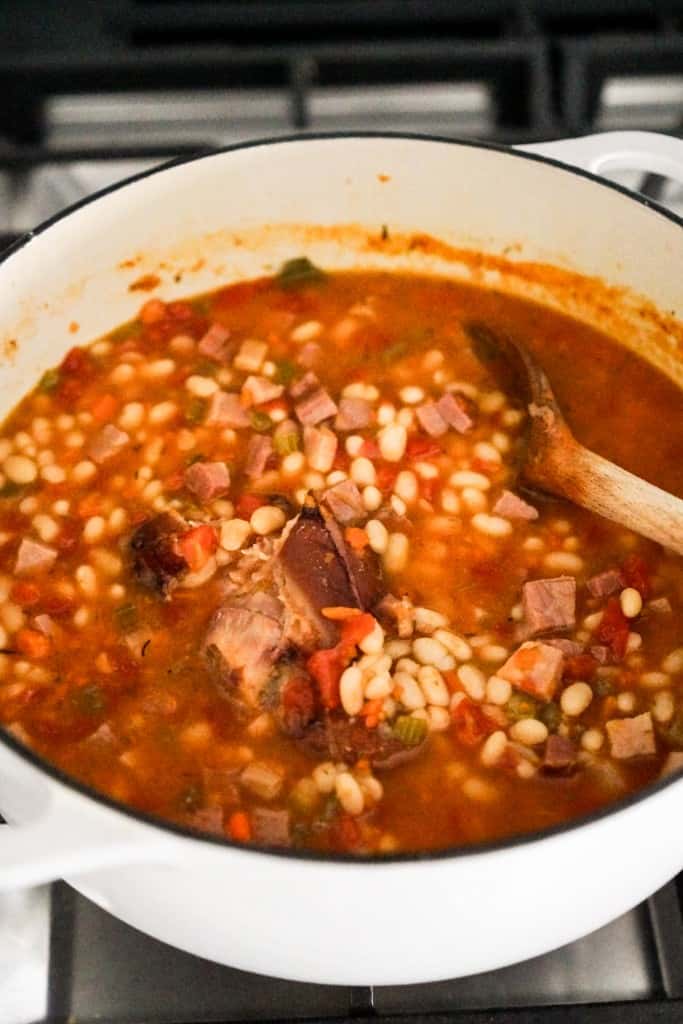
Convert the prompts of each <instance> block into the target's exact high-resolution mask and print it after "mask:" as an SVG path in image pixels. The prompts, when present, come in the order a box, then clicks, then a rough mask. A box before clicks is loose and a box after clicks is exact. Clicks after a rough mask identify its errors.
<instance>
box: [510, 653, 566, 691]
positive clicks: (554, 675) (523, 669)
mask: <svg viewBox="0 0 683 1024" xmlns="http://www.w3.org/2000/svg"><path fill="white" fill-rule="evenodd" d="M563 664H564V655H563V654H562V651H558V649H557V648H556V647H551V646H550V645H549V644H544V643H540V642H538V641H529V642H528V643H524V644H522V646H521V647H519V648H518V649H517V650H516V651H515V653H514V654H513V655H512V656H511V657H510V658H508V660H507V661H506V662H505V664H504V665H503V666H502V667H501V668H499V669H498V670H497V671H496V675H497V676H500V677H501V678H502V679H507V681H508V682H509V683H512V685H513V686H515V687H516V688H517V689H518V690H524V691H525V692H526V693H531V694H533V696H534V697H540V698H541V700H552V699H553V697H554V696H555V692H556V691H557V687H558V686H559V683H560V679H561V678H562V666H563Z"/></svg>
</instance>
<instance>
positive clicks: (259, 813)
mask: <svg viewBox="0 0 683 1024" xmlns="http://www.w3.org/2000/svg"><path fill="white" fill-rule="evenodd" d="M250 817H251V833H252V838H253V839H254V842H256V843H262V844H263V845H264V846H289V845H290V843H291V836H290V815H289V811H285V810H282V811H276V810H273V809H271V808H270V807H254V809H253V810H252V812H251V816H250Z"/></svg>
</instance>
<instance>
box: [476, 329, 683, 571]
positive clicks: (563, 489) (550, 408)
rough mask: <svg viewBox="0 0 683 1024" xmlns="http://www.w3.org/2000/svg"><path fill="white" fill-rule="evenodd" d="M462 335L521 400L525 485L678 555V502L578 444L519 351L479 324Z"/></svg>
mask: <svg viewBox="0 0 683 1024" xmlns="http://www.w3.org/2000/svg"><path fill="white" fill-rule="evenodd" d="M468 334H469V336H470V338H471V340H472V347H473V350H474V353H475V355H476V356H477V357H478V358H479V359H480V361H481V362H483V363H485V364H486V365H487V366H488V367H489V368H490V369H491V370H492V372H493V373H494V374H495V375H496V376H497V377H498V379H499V380H500V381H501V383H502V385H503V387H504V388H505V390H506V391H508V393H513V394H514V393H516V394H517V395H521V396H523V398H524V399H525V402H526V405H527V409H528V412H529V417H530V422H529V430H528V435H527V448H526V453H525V457H524V463H523V466H522V468H521V471H520V475H521V477H522V479H523V480H524V482H525V483H526V484H528V485H529V486H530V487H534V488H536V489H538V490H542V491H546V492H547V493H548V494H555V495H559V496H560V497H562V498H567V499H568V500H569V501H572V502H574V504H575V505H580V506H581V507H582V508H587V509H589V510H590V511H591V512H597V513H598V515H601V516H604V517H605V518H606V519H611V520H613V521H614V522H615V523H621V525H622V526H627V527H628V528H629V529H630V530H634V531H635V532H636V533H640V534H642V535H643V536H644V537H649V538H650V540H654V541H657V543H658V544H661V545H663V547H665V548H670V549H671V550H672V551H675V552H676V553H677V554H679V555H683V501H681V499H680V498H676V497H674V495H673V494H669V493H668V492H667V491H663V490H661V488H659V487H655V486H654V484H649V483H647V481H646V480H642V479H641V478H640V477H638V476H634V474H633V473H629V472H628V470H626V469H622V468H621V467H620V466H616V465H615V464H614V463H613V462H609V461H608V460H607V459H603V457H602V456H601V455H598V454H597V453H596V452H592V451H590V449H588V448H585V447H584V446H583V445H582V444H579V442H578V441H577V440H576V438H575V437H574V435H573V434H572V432H571V430H570V429H569V426H568V424H567V422H566V420H565V418H564V416H563V415H562V411H561V409H560V407H559V406H558V404H557V400H556V398H555V395H554V394H553V390H552V388H551V386H550V383H549V381H548V378H547V377H546V375H545V373H544V372H543V370H542V369H541V367H540V366H539V365H538V363H537V362H536V360H535V359H534V358H533V357H532V356H531V355H530V354H529V353H528V352H527V351H526V349H525V348H523V346H522V345H520V344H518V343H517V342H513V341H512V340H511V339H510V338H503V337H502V336H498V335H496V334H494V333H493V332H492V331H491V330H490V329H489V328H488V327H485V326H484V325H482V324H471V325H469V327H468Z"/></svg>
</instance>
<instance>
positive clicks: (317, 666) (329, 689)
mask: <svg viewBox="0 0 683 1024" xmlns="http://www.w3.org/2000/svg"><path fill="white" fill-rule="evenodd" d="M340 647H341V645H338V646H337V647H330V648H328V649H327V650H323V651H316V652H315V654H312V655H311V656H310V658H309V659H308V661H307V662H306V668H307V669H308V671H309V672H310V673H311V675H312V676H313V678H314V679H315V681H316V683H317V684H318V690H319V692H320V700H321V701H322V704H323V707H326V708H328V709H329V710H330V711H332V710H334V708H338V707H339V680H340V679H341V674H342V672H343V671H344V669H345V668H346V665H347V663H348V658H347V657H345V656H344V652H343V651H341V650H340Z"/></svg>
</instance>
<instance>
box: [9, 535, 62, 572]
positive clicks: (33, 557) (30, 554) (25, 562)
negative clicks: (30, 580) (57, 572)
mask: <svg viewBox="0 0 683 1024" xmlns="http://www.w3.org/2000/svg"><path fill="white" fill-rule="evenodd" d="M56 558H57V551H56V550H55V548H51V547H49V546H48V545H47V544H41V543H39V542H38V541H37V540H31V539H30V538H29V537H24V539H23V540H22V542H21V544H20V545H19V550H18V552H17V560H16V563H15V565H14V574H15V576H35V575H38V574H39V573H41V572H47V570H48V569H50V568H51V567H52V566H53V565H54V562H55V559H56Z"/></svg>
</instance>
